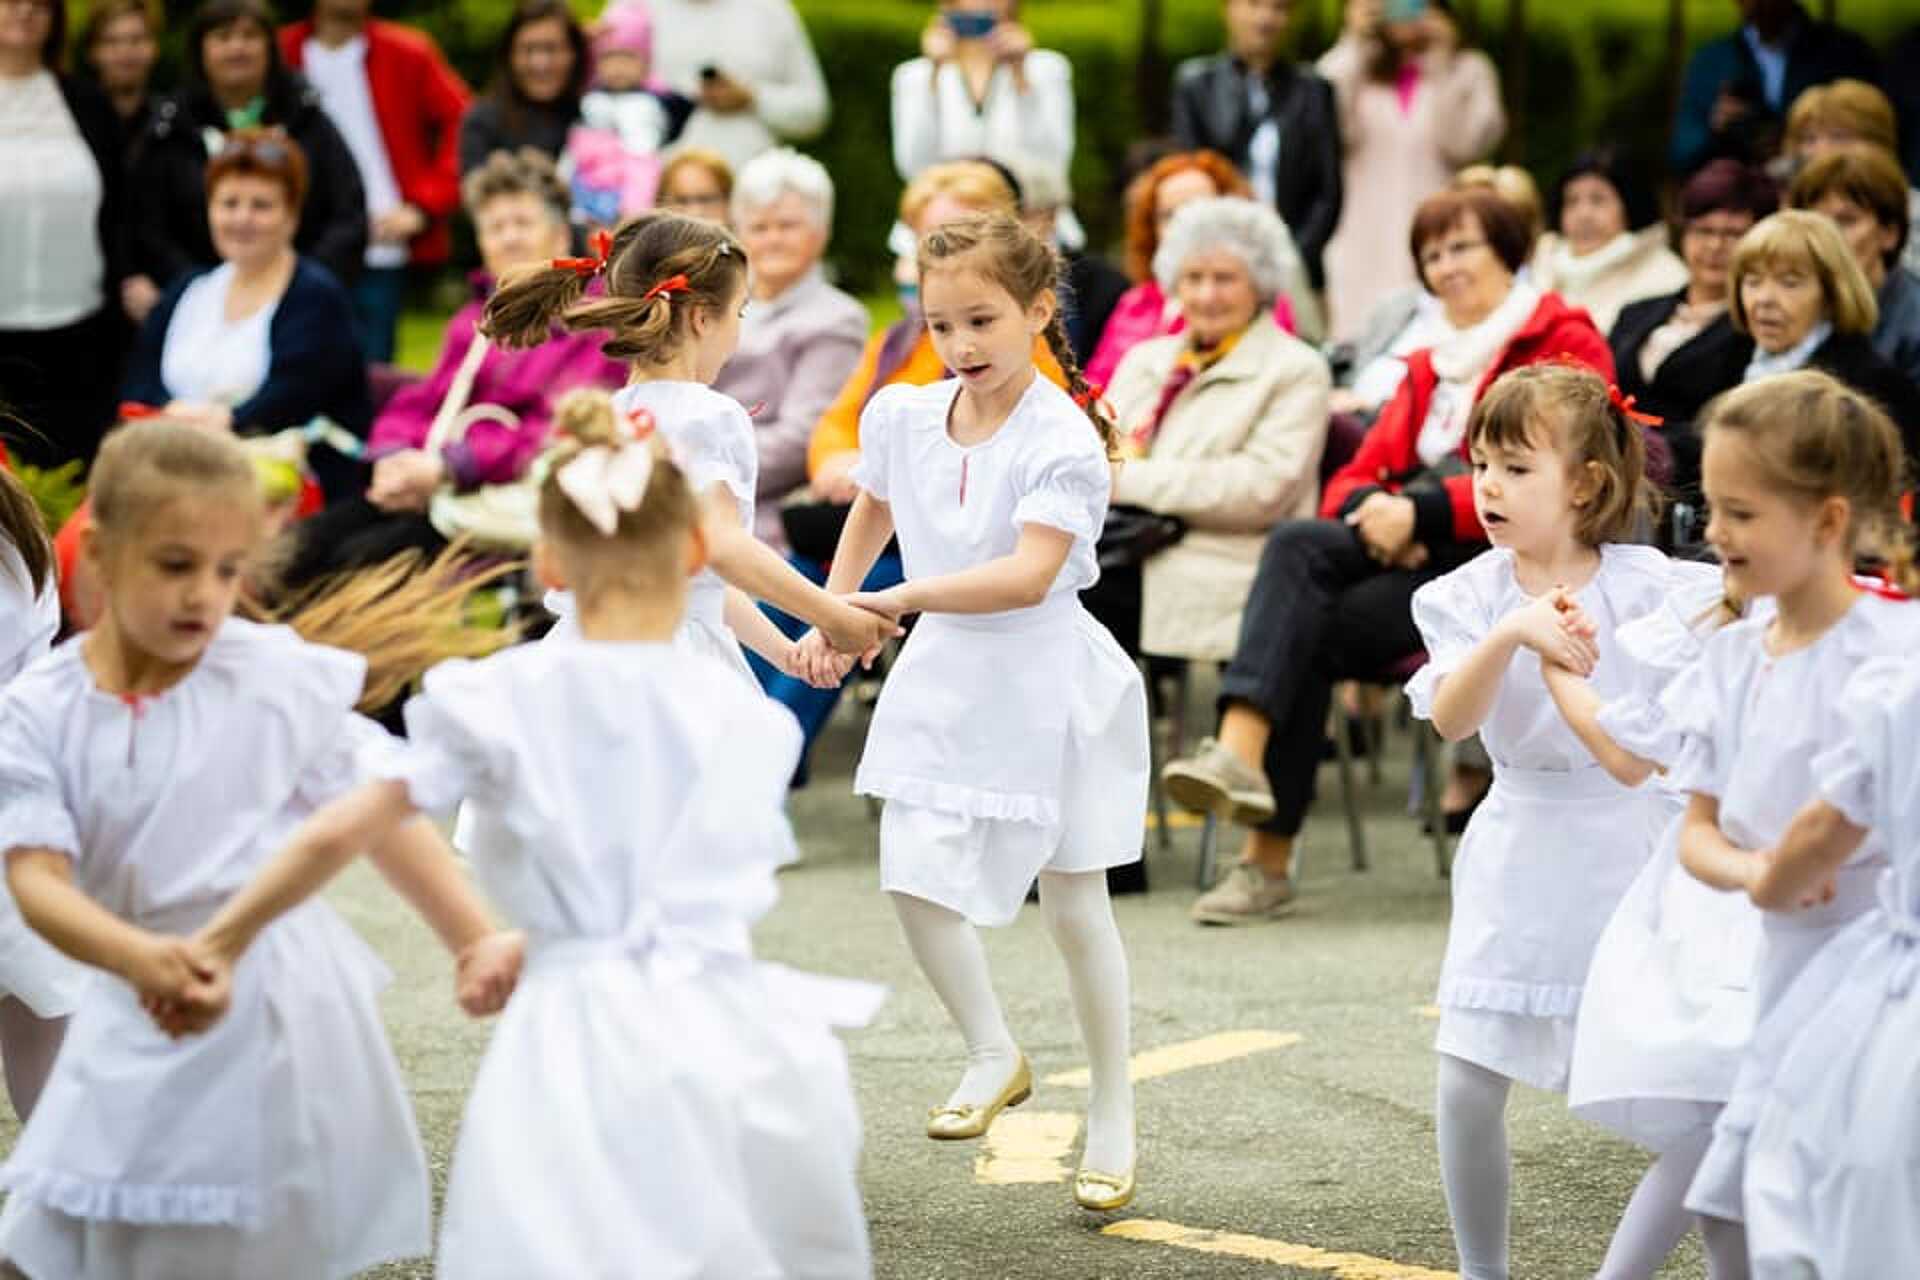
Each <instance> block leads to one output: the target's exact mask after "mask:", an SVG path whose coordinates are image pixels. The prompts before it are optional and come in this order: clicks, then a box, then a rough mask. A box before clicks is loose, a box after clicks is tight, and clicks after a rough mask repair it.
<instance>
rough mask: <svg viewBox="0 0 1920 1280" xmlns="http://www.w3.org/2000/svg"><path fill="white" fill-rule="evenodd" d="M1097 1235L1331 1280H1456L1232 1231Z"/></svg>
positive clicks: (1122, 1226)
mask: <svg viewBox="0 0 1920 1280" xmlns="http://www.w3.org/2000/svg"><path fill="white" fill-rule="evenodd" d="M1100 1234H1101V1235H1103V1236H1112V1237H1114V1238H1115V1239H1118V1240H1134V1241H1138V1242H1140V1243H1142V1244H1163V1245H1171V1246H1172V1247H1173V1248H1175V1249H1190V1250H1192V1251H1193V1252H1195V1253H1217V1254H1224V1255H1225V1256H1227V1257H1232V1258H1248V1259H1251V1260H1253V1261H1255V1262H1271V1263H1274V1264H1275V1265H1276V1266H1286V1267H1302V1268H1305V1269H1306V1270H1309V1271H1319V1272H1323V1273H1325V1274H1327V1275H1330V1276H1332V1277H1334V1280H1459V1277H1458V1276H1457V1275H1455V1273H1453V1272H1451V1271H1435V1270H1433V1269H1432V1268H1430V1267H1416V1266H1413V1265H1411V1264H1409V1263H1404V1262H1390V1261H1388V1260H1387V1259H1385V1258H1374V1257H1369V1256H1368V1255H1366V1254H1364V1253H1332V1252H1329V1251H1328V1250H1326V1249H1316V1248H1314V1247H1313V1246H1312V1245H1309V1244H1288V1243H1287V1242H1286V1241H1284V1240H1268V1239H1265V1238H1264V1237H1261V1236H1247V1235H1240V1234H1239V1233H1237V1232H1233V1231H1207V1230H1204V1229H1202V1228H1199V1227H1183V1226H1181V1225H1179V1224H1178V1223H1174V1222H1159V1221H1156V1220H1154V1219H1152V1218H1128V1219H1127V1220H1126V1221H1124V1222H1116V1223H1114V1224H1113V1225H1111V1226H1108V1227H1104V1228H1102V1229H1101V1232H1100Z"/></svg>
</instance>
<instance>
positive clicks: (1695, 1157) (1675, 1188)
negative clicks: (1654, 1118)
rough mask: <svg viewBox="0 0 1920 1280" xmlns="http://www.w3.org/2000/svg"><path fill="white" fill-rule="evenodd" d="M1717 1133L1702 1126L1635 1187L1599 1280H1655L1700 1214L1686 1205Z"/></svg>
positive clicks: (1662, 1156) (1665, 1154) (1664, 1155)
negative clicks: (1694, 1213)
mask: <svg viewBox="0 0 1920 1280" xmlns="http://www.w3.org/2000/svg"><path fill="white" fill-rule="evenodd" d="M1712 1140H1713V1130H1712V1129H1709V1128H1702V1129H1701V1130H1700V1131H1699V1132H1698V1133H1695V1134H1691V1135H1689V1136H1688V1137H1687V1138H1686V1139H1685V1140H1683V1141H1681V1142H1678V1143H1676V1144H1675V1145H1673V1146H1672V1147H1669V1148H1668V1149H1667V1150H1666V1151H1663V1152H1662V1153H1661V1154H1660V1158H1659V1159H1657V1160H1655V1161H1654V1162H1653V1164H1652V1165H1651V1166H1650V1167H1649V1168H1648V1169H1647V1172H1646V1174H1645V1175H1644V1176H1643V1177H1642V1178H1641V1179H1640V1185H1639V1186H1638V1187H1636V1188H1634V1192H1633V1198H1632V1199H1630V1200H1628V1201H1627V1208H1626V1212H1625V1213H1623V1214H1621V1215H1620V1225H1619V1226H1618V1227H1616V1228H1614V1232H1613V1242H1612V1243H1611V1244H1609V1245H1608V1246H1607V1257H1606V1260H1605V1261H1604V1262H1602V1263H1601V1264H1600V1270H1599V1271H1598V1272H1596V1273H1595V1275H1594V1280H1650V1277H1652V1276H1653V1274H1654V1273H1655V1272H1657V1271H1658V1270H1660V1267H1661V1265H1662V1264H1663V1263H1665V1262H1666V1260H1667V1256H1668V1255H1669V1254H1671V1253H1672V1252H1673V1251H1674V1249H1675V1248H1676V1247H1678V1245H1679V1244H1680V1241H1681V1240H1682V1239H1683V1238H1684V1237H1685V1236H1686V1234H1687V1232H1689V1231H1691V1230H1693V1224H1694V1221H1695V1219H1694V1216H1693V1215H1692V1214H1691V1213H1688V1212H1687V1207H1686V1205H1685V1204H1684V1203H1683V1202H1684V1201H1685V1200H1686V1198H1687V1187H1688V1186H1689V1185H1691V1184H1692V1182H1693V1175H1694V1173H1695V1172H1696V1171H1697V1170H1698V1169H1699V1168H1700V1158H1701V1157H1702V1156H1704V1155H1706V1153H1707V1143H1709V1142H1711V1141H1712Z"/></svg>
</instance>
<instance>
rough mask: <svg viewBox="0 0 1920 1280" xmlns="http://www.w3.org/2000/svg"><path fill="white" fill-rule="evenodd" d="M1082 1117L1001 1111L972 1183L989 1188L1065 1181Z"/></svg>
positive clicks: (978, 1159)
mask: <svg viewBox="0 0 1920 1280" xmlns="http://www.w3.org/2000/svg"><path fill="white" fill-rule="evenodd" d="M1078 1136H1080V1117H1079V1116H1077V1115H1073V1114H1071V1113H1069V1112H1065V1111H1002V1112H1001V1113H1000V1114H999V1116H997V1117H996V1118H995V1119H994V1122H993V1127H992V1128H990V1129H988V1130H987V1133H986V1137H985V1138H984V1139H982V1141H983V1142H984V1144H985V1147H986V1149H985V1150H984V1151H982V1152H981V1153H980V1154H979V1155H978V1156H976V1157H974V1161H973V1180H974V1181H975V1182H978V1183H983V1184H985V1185H986V1186H990V1187H1005V1186H1013V1185H1016V1184H1019V1183H1029V1182H1065V1181H1066V1180H1067V1159H1068V1157H1069V1156H1071V1155H1072V1154H1073V1140H1074V1139H1075V1138H1077V1137H1078Z"/></svg>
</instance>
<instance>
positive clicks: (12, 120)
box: [0, 71, 107, 330]
mask: <svg viewBox="0 0 1920 1280" xmlns="http://www.w3.org/2000/svg"><path fill="white" fill-rule="evenodd" d="M0 174H5V175H6V177H5V179H4V180H0V190H4V192H5V193H6V194H5V197H4V198H0V245H3V246H5V252H0V329H34V330H40V329H58V328H61V327H63V326H65V325H70V324H75V323H77V322H79V321H81V320H84V319H86V318H87V317H88V316H90V315H92V314H93V313H94V312H96V311H98V310H99V309H100V305H101V302H102V299H103V298H104V296H105V295H104V292H103V290H104V288H105V281H106V274H107V264H106V258H105V256H104V255H103V254H102V253H101V250H100V235H99V232H98V230H97V228H98V226H99V222H100V201H101V200H102V198H103V197H104V195H105V185H104V183H103V182H102V180H101V177H100V166H99V165H98V164H97V163H96V162H95V161H94V158H93V151H92V149H91V148H89V147H88V146H87V140H86V139H85V138H83V137H81V136H80V126H79V125H78V124H77V123H75V121H74V118H73V113H72V112H70V111H68V110H67V104H66V100H65V99H64V98H62V97H61V96H60V83H59V81H57V80H55V79H54V77H53V73H52V72H51V71H36V72H34V73H33V74H32V75H30V76H26V77H24V78H21V79H14V78H11V77H5V76H0Z"/></svg>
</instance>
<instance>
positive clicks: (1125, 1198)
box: [1073, 1169, 1134, 1213]
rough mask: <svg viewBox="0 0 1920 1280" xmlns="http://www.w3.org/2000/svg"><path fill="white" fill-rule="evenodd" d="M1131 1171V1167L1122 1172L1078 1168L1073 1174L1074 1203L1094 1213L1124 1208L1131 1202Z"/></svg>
mask: <svg viewBox="0 0 1920 1280" xmlns="http://www.w3.org/2000/svg"><path fill="white" fill-rule="evenodd" d="M1133 1172H1134V1171H1133V1170H1132V1169H1128V1170H1127V1171H1126V1172H1125V1173H1124V1174H1114V1173H1099V1172H1097V1171H1095V1170H1093V1169H1082V1170H1080V1172H1079V1173H1076V1174H1074V1175H1073V1201H1074V1203H1075V1204H1077V1205H1079V1206H1080V1207H1081V1208H1082V1209H1091V1210H1093V1212H1095V1213H1106V1212H1108V1211H1109V1210H1113V1209H1124V1208H1126V1207H1127V1205H1129V1204H1131V1203H1132V1202H1133Z"/></svg>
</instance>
